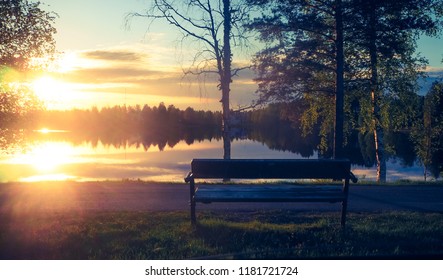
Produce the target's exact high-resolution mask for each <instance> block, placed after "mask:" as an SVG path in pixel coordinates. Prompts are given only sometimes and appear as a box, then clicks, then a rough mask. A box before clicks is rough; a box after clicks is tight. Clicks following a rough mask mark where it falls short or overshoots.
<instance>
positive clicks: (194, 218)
mask: <svg viewBox="0 0 443 280" xmlns="http://www.w3.org/2000/svg"><path fill="white" fill-rule="evenodd" d="M196 224H197V217H196V216H195V201H194V200H193V199H192V200H191V225H192V226H195V225H196Z"/></svg>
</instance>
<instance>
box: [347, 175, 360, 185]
mask: <svg viewBox="0 0 443 280" xmlns="http://www.w3.org/2000/svg"><path fill="white" fill-rule="evenodd" d="M349 173H350V175H351V176H350V179H351V181H352V183H354V184H356V183H357V182H358V178H357V177H356V176H355V175H354V173H352V172H349Z"/></svg>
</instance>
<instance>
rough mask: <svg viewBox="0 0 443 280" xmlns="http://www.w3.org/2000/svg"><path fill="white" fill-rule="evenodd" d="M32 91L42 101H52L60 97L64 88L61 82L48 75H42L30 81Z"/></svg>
mask: <svg viewBox="0 0 443 280" xmlns="http://www.w3.org/2000/svg"><path fill="white" fill-rule="evenodd" d="M32 88H33V89H34V93H35V94H36V95H37V96H38V97H39V98H40V99H42V100H43V101H44V102H52V101H55V100H57V98H60V94H61V93H62V92H63V90H64V86H63V83H61V82H59V81H57V80H55V79H54V78H52V77H49V76H43V77H40V78H38V79H36V80H35V81H34V82H33V83H32Z"/></svg>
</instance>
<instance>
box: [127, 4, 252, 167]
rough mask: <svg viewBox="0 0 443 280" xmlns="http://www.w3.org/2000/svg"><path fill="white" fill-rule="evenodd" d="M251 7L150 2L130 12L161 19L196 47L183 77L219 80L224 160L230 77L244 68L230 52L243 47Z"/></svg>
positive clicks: (226, 155)
mask: <svg viewBox="0 0 443 280" xmlns="http://www.w3.org/2000/svg"><path fill="white" fill-rule="evenodd" d="M250 9H251V8H250V7H249V6H248V5H246V4H243V3H242V1H241V0H180V1H175V0H153V1H152V6H151V7H150V9H148V10H147V11H145V12H144V13H131V14H129V15H128V17H127V22H129V21H130V19H132V18H133V17H145V18H148V19H150V20H152V21H156V20H162V21H165V22H167V23H168V24H170V25H172V26H174V27H175V28H176V29H177V30H178V31H180V32H181V35H182V37H181V40H182V42H188V41H189V40H190V41H191V42H193V43H197V44H198V46H199V47H198V49H197V50H196V52H195V55H194V58H193V62H192V63H191V65H190V66H189V68H188V69H186V70H184V73H185V75H188V74H194V75H205V74H215V75H216V76H217V78H218V80H219V84H218V89H219V90H220V91H221V100H220V102H221V103H222V110H223V148H224V155H223V158H224V159H230V158H231V140H230V101H229V97H230V91H231V89H230V85H231V83H232V78H233V77H234V76H235V75H237V74H238V72H239V71H240V70H242V69H244V68H248V66H247V67H242V68H233V67H232V64H233V63H232V57H233V52H232V49H233V48H235V47H241V46H246V45H247V44H246V43H247V37H246V36H245V35H244V34H245V33H244V29H243V28H242V25H243V23H244V22H245V21H246V20H247V18H248V16H249V13H250Z"/></svg>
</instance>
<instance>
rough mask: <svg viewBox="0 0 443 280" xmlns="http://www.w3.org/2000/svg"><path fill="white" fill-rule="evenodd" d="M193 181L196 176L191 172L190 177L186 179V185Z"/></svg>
mask: <svg viewBox="0 0 443 280" xmlns="http://www.w3.org/2000/svg"><path fill="white" fill-rule="evenodd" d="M191 180H194V174H192V172H189V173H188V175H187V176H186V177H185V183H189V182H191Z"/></svg>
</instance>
